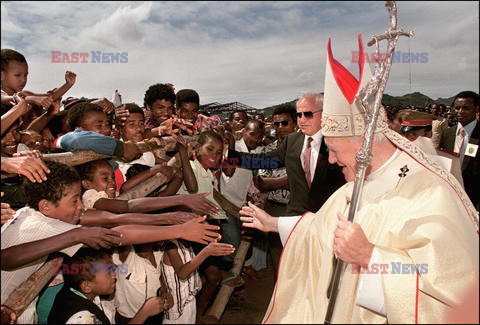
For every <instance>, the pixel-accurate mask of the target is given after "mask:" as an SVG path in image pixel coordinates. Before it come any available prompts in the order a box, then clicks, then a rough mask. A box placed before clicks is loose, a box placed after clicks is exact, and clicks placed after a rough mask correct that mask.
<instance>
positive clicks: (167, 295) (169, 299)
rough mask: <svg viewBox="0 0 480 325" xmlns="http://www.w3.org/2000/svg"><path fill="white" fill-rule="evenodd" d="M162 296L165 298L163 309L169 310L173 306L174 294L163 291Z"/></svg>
mask: <svg viewBox="0 0 480 325" xmlns="http://www.w3.org/2000/svg"><path fill="white" fill-rule="evenodd" d="M160 298H162V299H163V308H164V309H163V310H167V309H170V308H172V307H173V296H172V294H171V293H170V292H162V293H161V294H160Z"/></svg>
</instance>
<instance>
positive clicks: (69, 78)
mask: <svg viewBox="0 0 480 325" xmlns="http://www.w3.org/2000/svg"><path fill="white" fill-rule="evenodd" d="M76 80H77V75H76V74H75V73H73V72H72V71H65V82H66V83H67V84H68V85H69V86H73V85H74V84H75V81H76Z"/></svg>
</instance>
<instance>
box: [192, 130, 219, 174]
mask: <svg viewBox="0 0 480 325" xmlns="http://www.w3.org/2000/svg"><path fill="white" fill-rule="evenodd" d="M222 155H223V138H222V137H221V136H220V135H219V134H218V133H216V132H214V131H211V130H209V131H204V132H202V133H200V136H199V138H198V150H197V159H198V161H200V163H201V164H202V166H203V167H204V168H218V166H219V163H220V160H221V159H222Z"/></svg>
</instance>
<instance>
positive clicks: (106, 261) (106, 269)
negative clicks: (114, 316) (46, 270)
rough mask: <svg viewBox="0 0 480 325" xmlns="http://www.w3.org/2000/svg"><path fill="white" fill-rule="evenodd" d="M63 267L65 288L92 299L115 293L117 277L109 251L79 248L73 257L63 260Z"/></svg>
mask: <svg viewBox="0 0 480 325" xmlns="http://www.w3.org/2000/svg"><path fill="white" fill-rule="evenodd" d="M63 265H64V267H65V272H62V273H63V279H64V281H65V285H66V286H67V287H70V288H73V289H75V290H78V291H80V292H81V293H83V294H85V295H86V296H87V297H92V298H94V297H96V296H99V295H111V294H112V293H113V292H114V291H115V283H116V281H117V276H116V272H115V265H114V264H113V260H112V253H111V252H110V251H108V250H95V249H93V248H81V249H80V250H78V252H77V253H76V254H75V255H74V256H72V257H67V258H65V260H64V262H63ZM67 270H68V271H67ZM76 270H78V271H76Z"/></svg>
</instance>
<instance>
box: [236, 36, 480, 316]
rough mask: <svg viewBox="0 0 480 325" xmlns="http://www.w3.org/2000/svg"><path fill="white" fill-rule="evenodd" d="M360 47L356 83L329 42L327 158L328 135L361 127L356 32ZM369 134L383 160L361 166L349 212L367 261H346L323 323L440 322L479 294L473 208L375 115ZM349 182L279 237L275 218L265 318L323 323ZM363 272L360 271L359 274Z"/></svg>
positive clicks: (446, 176) (354, 133)
mask: <svg viewBox="0 0 480 325" xmlns="http://www.w3.org/2000/svg"><path fill="white" fill-rule="evenodd" d="M359 47H360V60H359V68H360V78H359V80H358V81H357V80H356V79H355V78H354V77H353V76H352V75H351V74H350V73H349V72H348V71H347V70H346V69H345V68H344V67H343V66H341V64H340V63H339V62H338V61H336V60H335V59H334V58H333V56H332V53H331V49H330V40H329V43H328V53H327V68H326V77H325V95H324V103H323V121H322V133H323V135H324V136H325V141H326V144H327V145H328V146H329V148H330V156H329V159H334V158H332V155H333V156H335V154H334V153H333V152H334V150H333V149H332V147H331V146H330V144H331V143H333V142H332V141H333V140H334V139H336V140H335V141H339V140H338V139H340V141H345V139H346V140H348V139H347V138H348V137H350V138H352V139H353V138H359V137H361V136H362V135H363V132H364V128H365V126H364V120H363V117H362V115H361V113H360V111H359V109H358V107H357V103H356V100H355V95H356V94H357V93H358V91H359V89H361V87H363V86H365V84H366V83H367V82H368V80H369V79H370V71H369V68H368V65H365V66H364V64H363V60H361V57H362V53H363V45H362V42H361V36H360V35H359ZM348 74H350V75H349V76H348ZM346 84H347V85H346ZM376 133H377V135H376V140H375V141H378V142H377V143H376V144H375V143H374V147H376V148H382V147H383V148H391V149H389V150H390V151H388V150H385V151H383V152H388V155H385V156H384V157H380V156H377V157H376V156H375V155H374V157H373V161H372V166H373V165H374V162H375V161H376V162H377V163H378V162H379V161H381V162H382V164H378V166H376V168H375V169H373V168H372V170H373V171H372V172H368V171H367V176H366V178H365V184H364V188H363V192H362V194H361V198H360V203H359V207H358V212H357V214H356V215H355V220H354V222H355V223H358V224H359V225H360V227H361V230H362V231H363V233H364V235H365V237H366V239H367V240H368V242H369V243H370V244H372V245H373V250H372V252H371V257H370V260H369V262H368V268H366V267H362V268H361V269H360V268H359V267H357V266H356V265H355V266H353V267H352V264H348V263H345V265H346V267H345V270H344V272H343V273H342V277H341V281H340V286H339V292H338V297H337V300H336V304H335V309H334V313H333V318H332V320H331V322H332V323H442V322H445V319H446V314H447V313H448V312H451V311H452V310H455V309H456V308H458V306H459V305H460V304H461V303H462V301H461V298H462V297H463V296H464V294H465V292H466V291H467V290H474V291H476V296H477V297H478V286H475V287H473V286H474V285H475V281H476V279H478V271H479V268H478V265H479V248H478V247H479V246H478V245H479V240H478V231H477V229H478V212H477V211H476V210H475V208H474V207H473V205H472V203H471V201H470V200H469V199H468V196H467V195H466V193H465V191H464V190H463V188H462V186H461V185H460V184H459V182H458V181H457V180H456V179H455V177H454V176H453V175H452V174H451V173H450V172H448V171H446V170H445V169H444V168H443V167H441V166H440V165H438V164H437V163H435V162H434V161H432V160H431V159H430V158H429V156H428V155H427V154H426V153H424V152H423V151H422V150H421V149H420V148H419V147H418V146H417V145H416V144H415V143H412V142H410V141H408V140H407V139H405V138H404V137H402V136H401V135H399V134H397V133H395V132H393V131H392V130H390V129H388V127H387V123H386V117H385V116H384V115H382V116H379V120H378V122H377V127H376ZM342 137H343V138H342ZM329 139H332V140H329ZM342 139H343V140H342ZM379 139H381V140H383V141H384V142H382V141H381V140H379ZM329 142H330V143H329ZM347 144H348V141H347ZM352 145H353V144H352ZM377 152H381V150H380V151H377ZM339 155H340V153H338V152H337V157H339ZM343 155H345V154H344V153H343ZM352 156H354V155H353V154H352ZM352 159H353V158H352ZM337 163H339V164H340V159H337ZM342 166H343V165H342ZM345 168H346V167H345ZM345 168H344V173H346V172H345V170H346V169H345ZM346 175H347V174H346ZM347 180H349V179H348V177H347ZM352 190H353V181H349V182H348V183H347V184H345V185H344V186H343V187H341V188H340V189H339V190H337V191H336V192H335V193H334V194H333V195H332V196H331V197H330V198H329V199H328V201H327V202H326V203H325V204H324V205H323V207H322V208H321V209H320V210H319V211H318V212H317V213H311V212H309V213H306V214H304V215H303V216H302V217H301V218H300V219H299V220H298V221H297V222H296V224H292V223H290V224H291V225H292V227H290V229H288V231H287V235H285V234H282V231H281V226H280V225H281V222H280V221H279V222H278V229H279V230H280V232H281V233H280V235H281V237H282V239H286V240H285V241H286V242H285V245H284V250H283V252H282V256H281V258H280V264H279V270H278V277H277V282H276V287H275V290H274V293H273V295H272V298H271V301H270V305H269V307H268V310H267V312H266V314H265V317H264V320H263V322H264V323H317V324H318V323H323V322H324V319H325V314H326V310H327V306H328V302H329V301H328V300H329V299H328V292H327V291H328V288H329V285H330V282H331V279H332V273H333V272H334V269H335V268H334V263H333V261H334V257H335V256H334V248H333V244H334V242H335V239H336V238H334V236H335V231H336V228H337V225H338V223H339V218H338V217H337V214H338V213H340V214H342V215H343V216H346V215H347V214H348V209H349V203H350V200H351V195H352ZM249 209H250V210H249ZM244 211H247V212H246V213H242V214H245V215H250V216H252V218H243V220H244V221H246V220H245V219H252V220H251V221H249V222H254V219H255V217H256V216H258V214H256V213H258V211H260V210H259V209H257V210H256V212H252V211H254V210H253V208H252V207H251V208H244V209H242V212H244ZM248 211H250V212H248ZM280 219H287V218H280ZM293 220H295V219H293ZM287 228H288V227H287ZM366 270H368V272H369V274H359V271H360V272H362V271H363V272H366ZM375 270H376V271H375ZM472 288H473V289H472ZM473 312H475V311H473ZM476 312H477V313H478V310H477V311H476ZM477 317H478V316H477Z"/></svg>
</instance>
